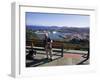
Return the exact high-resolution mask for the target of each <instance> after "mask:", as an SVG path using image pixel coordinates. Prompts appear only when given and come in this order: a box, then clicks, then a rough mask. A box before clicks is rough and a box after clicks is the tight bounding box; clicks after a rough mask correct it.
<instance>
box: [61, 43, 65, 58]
mask: <svg viewBox="0 0 100 80" xmlns="http://www.w3.org/2000/svg"><path fill="white" fill-rule="evenodd" d="M63 51H64V46H63V45H62V46H61V57H63V53H64V52H63Z"/></svg>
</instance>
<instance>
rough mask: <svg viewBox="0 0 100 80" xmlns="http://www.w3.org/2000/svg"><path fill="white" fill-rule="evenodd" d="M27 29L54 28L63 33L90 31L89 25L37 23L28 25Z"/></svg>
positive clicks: (53, 29)
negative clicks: (81, 26)
mask: <svg viewBox="0 0 100 80" xmlns="http://www.w3.org/2000/svg"><path fill="white" fill-rule="evenodd" d="M26 29H31V30H48V31H49V30H52V31H59V32H62V33H87V34H88V33H89V27H84V28H78V27H66V26H62V27H59V26H37V25H27V26H26Z"/></svg>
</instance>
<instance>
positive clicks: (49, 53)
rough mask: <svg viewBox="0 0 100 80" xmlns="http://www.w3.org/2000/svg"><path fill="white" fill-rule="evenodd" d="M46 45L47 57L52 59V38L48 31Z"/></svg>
mask: <svg viewBox="0 0 100 80" xmlns="http://www.w3.org/2000/svg"><path fill="white" fill-rule="evenodd" d="M44 47H45V51H46V56H47V59H50V60H52V40H51V39H50V37H49V36H48V33H45V39H44Z"/></svg>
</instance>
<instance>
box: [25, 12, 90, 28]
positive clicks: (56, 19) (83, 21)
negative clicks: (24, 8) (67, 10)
mask: <svg viewBox="0 0 100 80" xmlns="http://www.w3.org/2000/svg"><path fill="white" fill-rule="evenodd" d="M89 23H90V16H88V15H75V14H55V13H36V12H26V25H43V26H59V27H62V26H68V27H89Z"/></svg>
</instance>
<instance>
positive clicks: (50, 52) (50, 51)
mask: <svg viewBox="0 0 100 80" xmlns="http://www.w3.org/2000/svg"><path fill="white" fill-rule="evenodd" d="M49 54H50V59H51V60H52V49H50V50H49Z"/></svg>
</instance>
